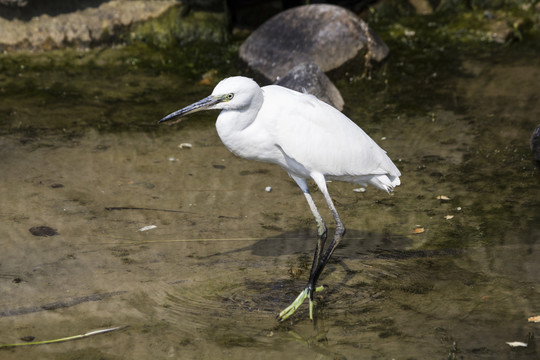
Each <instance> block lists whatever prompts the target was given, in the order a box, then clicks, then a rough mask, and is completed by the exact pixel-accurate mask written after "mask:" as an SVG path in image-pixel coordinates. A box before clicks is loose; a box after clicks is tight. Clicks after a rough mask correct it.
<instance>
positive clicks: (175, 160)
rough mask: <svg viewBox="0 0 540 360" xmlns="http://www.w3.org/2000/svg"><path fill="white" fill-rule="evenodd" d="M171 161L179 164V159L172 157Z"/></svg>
mask: <svg viewBox="0 0 540 360" xmlns="http://www.w3.org/2000/svg"><path fill="white" fill-rule="evenodd" d="M169 161H170V162H177V161H178V159H175V158H173V157H170V158H169Z"/></svg>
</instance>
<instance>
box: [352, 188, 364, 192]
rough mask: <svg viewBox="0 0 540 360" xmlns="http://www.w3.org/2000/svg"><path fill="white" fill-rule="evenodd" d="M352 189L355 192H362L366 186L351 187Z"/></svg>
mask: <svg viewBox="0 0 540 360" xmlns="http://www.w3.org/2000/svg"><path fill="white" fill-rule="evenodd" d="M352 191H354V192H357V193H363V192H366V188H364V187H360V188H356V189H353V190H352Z"/></svg>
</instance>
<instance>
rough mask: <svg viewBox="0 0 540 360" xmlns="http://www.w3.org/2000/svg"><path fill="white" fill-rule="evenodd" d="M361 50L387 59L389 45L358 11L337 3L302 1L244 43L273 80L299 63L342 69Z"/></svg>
mask: <svg viewBox="0 0 540 360" xmlns="http://www.w3.org/2000/svg"><path fill="white" fill-rule="evenodd" d="M361 51H365V52H366V57H368V58H369V59H370V60H375V61H381V60H383V59H384V58H385V57H386V56H387V55H388V52H389V50H388V47H387V46H386V44H385V43H384V42H383V41H382V40H381V39H380V38H379V37H378V36H377V35H376V34H375V32H374V31H373V30H371V29H370V28H369V26H368V25H367V24H366V23H365V22H364V21H363V20H362V19H360V18H359V17H358V16H356V15H355V14H354V13H353V12H351V11H349V10H347V9H344V8H342V7H339V6H335V5H326V4H314V5H305V6H299V7H296V8H293V9H290V10H287V11H284V12H282V13H279V14H277V15H276V16H274V17H272V18H271V19H270V20H268V21H267V22H265V23H264V24H263V25H261V27H259V28H258V29H257V30H256V31H255V32H254V33H253V34H251V35H250V36H249V37H248V38H247V39H246V41H245V42H244V43H243V44H242V46H241V47H240V57H241V59H242V60H244V61H245V62H247V64H248V65H249V66H250V67H251V68H253V69H254V70H256V71H258V72H260V73H261V74H262V75H264V76H265V77H266V78H267V79H269V80H270V81H275V80H277V79H279V78H280V77H282V76H285V75H286V74H287V73H288V72H289V71H290V70H291V69H292V68H294V67H295V66H296V65H298V64H301V63H306V62H308V63H309V62H311V63H315V64H317V65H318V66H319V67H320V68H321V69H322V71H329V70H332V69H336V68H338V67H339V66H341V65H342V64H344V63H345V62H346V61H348V60H351V59H353V58H355V57H356V56H357V55H358V54H359V53H360V52H361Z"/></svg>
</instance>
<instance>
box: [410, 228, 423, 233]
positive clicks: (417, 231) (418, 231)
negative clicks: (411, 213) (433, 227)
mask: <svg viewBox="0 0 540 360" xmlns="http://www.w3.org/2000/svg"><path fill="white" fill-rule="evenodd" d="M423 232H424V228H423V227H417V228H416V229H414V230H413V231H412V233H413V234H421V233H423Z"/></svg>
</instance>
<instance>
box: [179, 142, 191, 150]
mask: <svg viewBox="0 0 540 360" xmlns="http://www.w3.org/2000/svg"><path fill="white" fill-rule="evenodd" d="M178 147H179V148H180V149H191V147H192V145H191V144H190V143H181V144H180V145H178Z"/></svg>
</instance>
